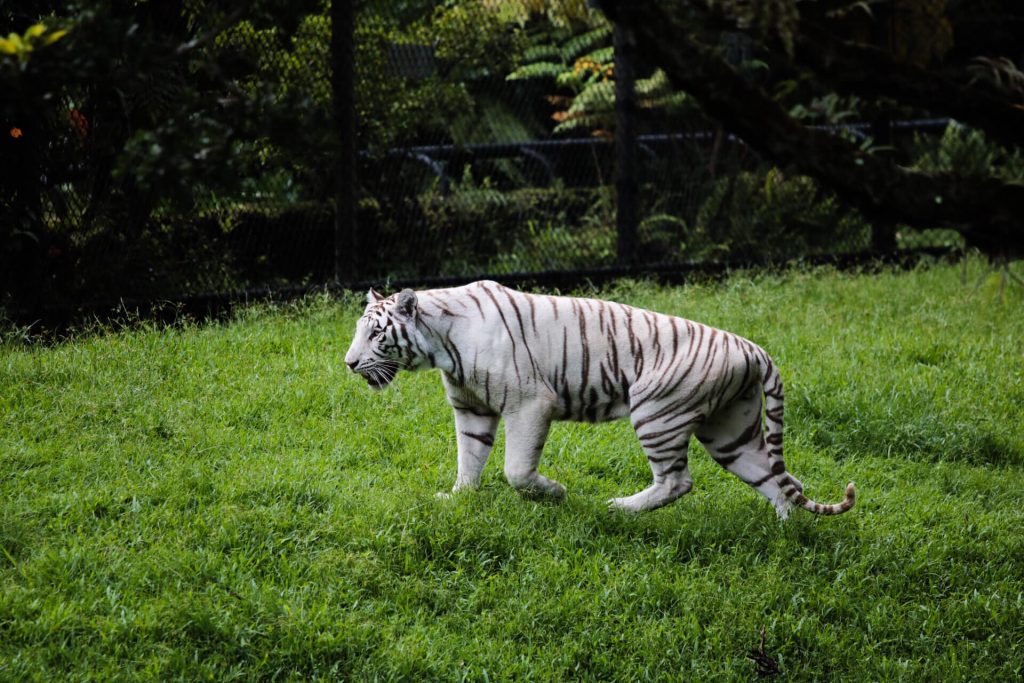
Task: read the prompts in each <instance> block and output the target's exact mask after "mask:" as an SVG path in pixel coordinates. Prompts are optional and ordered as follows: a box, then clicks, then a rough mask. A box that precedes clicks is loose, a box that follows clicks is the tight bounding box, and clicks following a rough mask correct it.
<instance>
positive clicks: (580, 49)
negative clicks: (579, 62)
mask: <svg viewBox="0 0 1024 683" xmlns="http://www.w3.org/2000/svg"><path fill="white" fill-rule="evenodd" d="M611 35H612V28H611V26H600V27H598V28H596V29H594V30H593V31H587V32H586V33H581V34H580V35H578V36H575V37H573V38H570V39H569V40H567V41H566V42H565V44H564V45H562V58H563V59H564V60H565V61H567V62H568V61H572V60H575V59H576V58H577V57H579V56H580V55H581V54H583V53H584V52H585V51H586V50H590V49H592V48H593V47H594V46H596V45H597V44H598V43H599V42H601V41H602V40H607V39H608V38H609V37H611Z"/></svg>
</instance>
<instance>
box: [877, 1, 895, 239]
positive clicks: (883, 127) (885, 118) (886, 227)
mask: <svg viewBox="0 0 1024 683" xmlns="http://www.w3.org/2000/svg"><path fill="white" fill-rule="evenodd" d="M892 4H893V3H892V2H891V0H890V2H884V3H880V4H879V5H876V6H875V10H876V11H875V21H874V27H873V33H874V35H873V38H874V43H875V45H877V46H878V47H879V48H881V49H882V50H885V51H886V52H889V53H892V51H893V45H892V41H893V37H894V34H893V30H892V22H893V19H894V17H895V14H894V12H893V7H892ZM871 137H872V138H874V143H875V145H877V146H879V147H892V142H893V140H892V115H891V114H890V113H889V112H886V111H883V112H881V113H879V114H878V115H876V116H875V117H874V119H873V120H872V121H871ZM871 249H872V251H874V252H876V253H879V254H890V253H893V252H895V251H896V226H895V225H894V224H893V223H891V222H888V221H885V222H879V221H878V220H877V219H876V220H874V221H872V223H871Z"/></svg>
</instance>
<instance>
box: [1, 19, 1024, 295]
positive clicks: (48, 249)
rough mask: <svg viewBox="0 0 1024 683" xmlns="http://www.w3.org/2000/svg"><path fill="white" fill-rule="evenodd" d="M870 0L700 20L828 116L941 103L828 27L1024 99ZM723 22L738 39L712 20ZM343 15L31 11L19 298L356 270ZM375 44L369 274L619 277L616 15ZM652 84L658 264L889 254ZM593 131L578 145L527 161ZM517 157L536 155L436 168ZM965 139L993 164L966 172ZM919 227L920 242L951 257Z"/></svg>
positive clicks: (1004, 73)
mask: <svg viewBox="0 0 1024 683" xmlns="http://www.w3.org/2000/svg"><path fill="white" fill-rule="evenodd" d="M862 5H863V3H857V4H851V5H849V6H845V5H833V4H828V6H827V7H825V6H822V7H817V6H815V7H811V6H807V5H806V4H805V5H803V6H801V7H799V8H797V6H796V5H795V4H794V3H793V2H792V1H791V0H774V1H773V2H770V3H758V4H756V5H750V4H748V3H731V2H715V3H709V4H708V5H707V8H710V9H709V10H707V9H705V10H700V11H697V9H698V8H700V7H703V5H701V4H700V3H695V4H692V5H691V6H689V10H688V11H691V12H692V13H694V14H693V16H694V18H695V21H694V22H693V24H692V25H693V27H695V28H694V31H695V32H696V33H697V34H699V36H700V37H701V38H702V39H703V40H706V41H707V43H708V44H709V45H711V46H712V47H713V48H714V50H715V52H716V54H721V55H722V56H723V57H724V58H725V59H726V61H727V62H728V63H729V64H730V65H731V68H732V69H734V71H735V73H737V74H738V75H739V76H740V77H741V78H742V79H743V80H744V82H746V83H749V84H753V85H756V86H757V87H758V88H760V89H761V90H763V91H764V92H765V93H768V94H769V96H770V98H771V99H772V101H773V102H775V103H776V104H777V105H778V106H779V107H781V108H782V109H784V110H785V112H787V113H788V115H789V116H791V117H792V118H793V119H794V120H796V121H799V122H801V123H806V124H816V125H836V124H843V123H850V122H854V121H867V122H873V123H875V124H877V123H878V121H883V122H885V121H889V120H892V119H893V118H898V117H913V116H917V115H920V114H924V113H927V111H925V110H923V109H922V108H921V107H913V106H909V107H908V106H902V105H895V104H894V103H893V102H891V101H888V100H885V99H879V98H877V97H869V96H866V95H864V94H863V93H861V94H860V95H858V94H855V93H849V92H840V89H839V88H836V87H834V84H833V83H831V82H829V81H827V80H824V81H823V80H821V79H817V78H816V77H815V76H814V74H813V73H811V72H810V71H808V70H807V69H805V68H803V67H802V66H801V65H800V63H799V62H798V61H796V57H799V56H800V54H799V50H800V48H801V43H800V38H801V34H800V30H801V26H803V24H802V22H804V21H806V20H815V21H816V20H818V19H821V18H822V17H826V18H827V20H828V21H829V22H831V24H830V25H834V26H838V27H839V29H837V30H841V32H842V36H843V37H844V38H845V39H848V40H851V41H854V42H858V41H859V42H858V44H859V43H871V42H874V43H878V42H879V41H883V42H885V43H886V50H887V51H888V53H889V54H890V55H891V56H892V58H893V59H896V60H898V61H899V62H900V63H904V64H912V65H915V66H916V67H928V68H932V67H936V68H937V67H941V66H943V65H946V64H949V65H954V66H963V65H965V64H966V65H967V66H968V69H969V74H970V78H971V79H973V80H972V82H973V83H975V84H976V85H978V84H987V85H986V87H988V86H991V87H992V88H995V89H1001V90H1006V91H1008V92H1014V91H1015V89H1016V91H1022V89H1024V86H1022V83H1024V76H1021V75H1020V71H1018V70H1017V69H1016V66H1015V65H1014V63H1013V62H1012V61H1009V60H1006V59H1003V58H1001V57H997V56H992V55H988V56H983V57H978V54H979V51H980V50H981V47H980V45H979V41H978V39H977V35H976V33H972V32H971V31H972V30H974V31H976V30H977V29H972V28H971V27H972V26H974V25H973V24H971V23H970V22H969V21H968V14H967V11H966V10H965V9H964V7H962V6H961V4H959V3H956V2H949V3H945V2H909V1H908V2H905V3H896V4H895V5H893V8H892V12H891V13H888V14H887V13H886V12H887V10H886V9H885V7H877V8H874V9H872V8H871V7H867V6H862ZM872 7H873V6H872ZM797 9H799V10H800V11H799V12H797ZM997 9H998V8H997ZM869 10H870V11H869ZM707 11H710V12H712V13H717V14H715V16H718V17H720V18H722V17H724V18H725V19H726V20H727V21H726V22H725V23H724V24H723V23H720V24H713V25H711V26H710V27H708V26H707V25H706V24H705V23H702V22H701V21H697V20H698V19H701V18H702V17H704V16H705V15H706V13H707ZM872 12H874V13H877V17H876V16H875V15H874V14H872ZM993 12H997V10H993ZM801 13H802V14H801ZM986 16H987V15H986ZM330 17H331V5H330V2H329V0H305V1H304V2H300V3H297V4H296V3H284V2H281V1H279V0H261V2H257V3H249V4H247V5H246V7H245V8H244V9H240V8H238V7H236V6H235V5H234V4H233V3H225V2H218V1H217V0H190V2H187V3H184V4H181V3H174V2H167V1H166V0H147V1H145V2H123V1H118V0H75V1H74V2H56V1H51V2H44V3H38V2H9V3H5V4H4V6H3V8H2V9H0V35H3V36H7V37H4V38H2V39H0V88H2V89H3V91H4V93H5V97H4V99H3V101H2V103H0V124H2V125H0V154H2V157H3V159H4V160H5V162H4V163H3V164H2V165H0V187H2V189H3V191H2V192H0V212H2V215H0V260H2V265H3V267H2V268H0V291H2V292H3V294H2V296H0V299H2V300H0V305H2V306H7V307H10V308H16V309H21V310H34V309H38V308H39V307H41V306H43V305H58V306H59V305H74V304H81V303H87V302H90V301H92V302H110V301H112V300H115V299H117V298H119V297H127V298H130V299H151V298H154V297H164V296H171V297H177V296H182V295H187V294H195V293H201V292H207V291H238V290H243V289H246V288H250V287H256V286H258V287H267V286H270V287H275V286H287V285H303V284H307V283H314V282H324V281H326V280H327V279H329V278H330V277H331V276H332V271H331V268H332V259H331V256H330V255H331V252H332V251H333V236H332V230H333V229H334V218H333V216H334V213H335V212H334V204H333V202H334V194H335V192H336V178H337V170H338V144H339V140H338V136H337V135H336V134H335V122H334V121H335V120H334V117H335V113H336V112H335V109H334V107H335V104H336V103H335V101H334V97H333V93H332V86H331V73H332V55H331V52H330V35H331V18H330ZM978 21H981V20H980V19H978ZM883 23H884V25H885V27H886V28H885V31H883V32H882V33H879V31H880V30H881V29H880V26H881V25H882V24H883ZM733 25H734V26H733ZM986 25H990V24H986ZM723 27H725V28H728V29H729V30H724V31H723V30H722V29H723ZM737 27H738V28H737ZM965 27H966V28H965ZM968 29H970V30H968ZM997 35H998V34H997ZM1003 42H1005V40H1003ZM999 44H1000V45H1001V44H1002V43H999ZM352 49H353V50H354V52H355V61H356V74H355V76H356V82H355V112H356V118H357V120H358V133H357V135H358V144H357V147H358V149H359V150H361V152H360V158H359V169H358V173H357V177H358V183H359V187H358V188H357V196H358V198H359V199H358V210H357V217H358V221H359V232H360V235H361V243H362V248H363V257H362V258H361V259H360V261H359V264H360V268H361V269H362V270H361V271H360V272H353V273H349V274H347V278H348V279H350V280H353V279H359V278H382V277H388V276H400V275H408V276H413V277H422V276H430V275H446V274H468V273H480V272H491V273H500V272H508V271H520V270H535V269H544V270H547V269H560V268H587V267H594V266H602V265H609V264H612V263H614V262H615V260H616V253H615V246H614V245H615V242H616V235H615V199H614V194H613V193H612V192H611V184H612V178H613V174H614V162H613V157H612V142H613V140H614V138H615V134H616V131H615V122H614V117H613V115H612V111H613V104H614V88H615V85H616V82H615V81H616V75H615V67H614V50H613V48H612V28H611V24H610V23H609V21H608V20H607V18H606V17H605V16H604V15H603V14H602V13H601V12H599V11H597V10H595V9H592V8H590V7H589V6H588V4H587V3H586V2H583V1H582V0H571V1H569V0H566V1H562V2H535V1H533V0H530V1H528V2H527V1H524V2H495V1H492V0H447V1H446V2H432V1H427V0H408V1H403V2H364V3H361V4H359V5H358V7H357V12H356V25H355V30H354V42H353V46H352ZM794 55H795V56H794ZM635 66H636V70H637V82H636V100H635V104H636V107H635V109H636V127H637V131H638V132H639V133H640V134H641V136H642V137H643V136H647V137H645V138H644V139H643V140H642V143H641V146H640V152H639V154H640V156H641V169H642V170H641V173H640V177H638V178H637V181H638V184H639V188H638V190H639V198H640V204H641V207H640V209H641V211H640V213H641V215H640V225H639V240H640V244H639V245H638V252H639V254H640V256H641V258H642V260H643V261H645V262H647V263H651V262H653V261H659V262H672V261H695V260H696V261H700V260H707V259H718V258H738V259H741V260H751V259H755V258H756V259H765V258H768V259H772V260H785V259H789V258H793V257H800V256H804V255H808V254H814V253H820V252H822V251H829V250H836V249H838V250H843V251H857V250H863V249H867V248H870V247H872V245H873V244H874V243H873V242H872V241H871V240H872V235H874V234H875V233H874V232H873V230H872V228H871V227H870V226H869V223H868V222H867V221H866V220H865V218H864V217H862V216H861V215H859V214H858V213H856V211H854V210H851V208H850V207H849V204H847V203H845V202H839V201H837V199H836V198H835V196H834V195H833V194H832V193H831V192H830V191H828V190H827V189H826V186H825V185H822V184H821V183H819V182H818V181H817V180H815V179H812V178H811V177H809V176H808V175H807V174H806V173H803V172H802V171H801V170H800V169H798V168H794V167H793V165H792V164H788V163H778V164H773V163H769V162H768V161H766V159H765V158H764V156H761V155H758V154H755V153H753V152H752V151H751V149H750V148H748V147H746V146H744V145H743V143H740V142H739V141H737V140H735V139H733V138H731V137H730V136H729V135H728V131H727V130H725V129H724V128H723V127H721V126H720V125H719V124H718V122H717V121H715V120H714V119H713V118H710V117H708V115H707V112H706V111H705V109H704V108H703V107H702V106H701V104H700V103H698V101H697V100H696V99H695V98H693V97H692V96H691V95H690V94H689V93H686V92H684V91H683V90H681V89H680V88H679V87H677V85H678V84H676V85H673V83H672V80H671V79H670V77H669V74H667V72H666V71H665V70H663V69H661V68H658V67H657V65H655V64H654V63H653V62H646V61H644V60H641V61H640V63H638V64H636V65H635ZM883 129H884V127H883V128H880V127H877V126H876V127H867V128H865V127H862V128H859V129H857V131H855V132H847V133H843V135H844V136H845V137H846V138H848V139H849V141H850V142H851V144H854V145H856V148H857V150H858V153H863V154H865V155H867V157H866V158H868V159H885V160H887V161H892V162H894V163H898V164H901V165H902V167H904V168H910V169H915V170H918V171H921V172H923V173H928V174H930V175H937V176H949V175H954V176H958V177H959V176H962V175H964V174H967V173H968V168H970V169H972V170H971V171H970V173H972V174H973V175H972V176H971V177H974V178H993V177H994V178H997V179H1000V180H1003V181H1007V182H1011V183H1016V182H1018V180H1019V178H1020V173H1021V171H1020V166H1021V161H1020V156H1019V152H1017V151H1015V148H1014V146H1013V145H1009V144H1007V143H1006V141H1005V140H1004V139H1002V138H1000V137H999V136H992V135H988V136H982V134H981V133H979V132H977V130H976V129H972V128H968V127H967V126H965V125H963V124H960V125H956V126H954V127H951V128H950V132H947V133H946V137H944V138H942V137H940V136H938V135H930V136H929V135H917V136H916V137H915V136H912V135H903V136H900V135H899V134H897V133H893V135H891V136H890V135H883V136H882V139H879V137H878V133H879V131H881V130H883ZM951 136H953V137H951ZM954 137H956V140H954ZM569 138H572V139H573V140H574V145H573V146H568V147H564V148H556V147H547V148H543V150H542V151H537V150H538V149H539V148H531V149H530V150H529V151H524V150H523V149H517V148H516V145H519V144H521V143H525V142H528V141H533V140H542V141H544V140H556V141H557V140H564V139H569ZM958 140H959V142H957V141H958ZM581 142H582V143H588V144H579V143H581ZM494 144H501V145H505V146H507V147H508V149H509V150H511V151H506V152H502V153H494V154H491V153H486V154H479V155H474V154H469V153H465V154H462V155H461V156H460V155H459V154H458V153H452V152H450V151H444V150H442V151H440V152H435V151H431V150H430V149H428V150H427V151H417V150H418V149H419V148H420V147H421V146H427V147H428V148H429V147H430V146H438V145H451V146H455V148H456V149H464V148H465V147H466V146H473V145H494ZM954 146H955V147H957V148H958V149H961V150H962V152H957V154H962V153H964V152H965V151H968V150H969V151H970V154H971V159H972V160H973V161H972V162H971V163H972V164H974V165H970V166H969V165H967V164H965V163H964V160H963V159H962V158H961V156H954V157H950V156H949V155H948V152H949V150H950V149H951V148H952V147H954ZM446 149H447V148H446ZM431 155H433V156H431ZM919 227H921V226H919ZM923 227H931V226H923ZM895 230H896V232H898V234H900V235H902V236H903V239H902V240H901V241H900V246H913V245H915V244H922V243H923V242H921V241H920V240H922V239H926V238H923V237H921V235H922V233H920V232H917V231H914V230H909V229H907V228H905V227H897V228H895ZM915 240H918V241H915ZM943 240H944V241H945V240H946V238H943Z"/></svg>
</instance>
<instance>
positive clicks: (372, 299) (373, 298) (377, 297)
mask: <svg viewBox="0 0 1024 683" xmlns="http://www.w3.org/2000/svg"><path fill="white" fill-rule="evenodd" d="M383 300H384V295H383V294H381V293H380V292H378V291H377V290H376V289H374V288H373V287H370V291H369V292H367V293H366V303H368V304H375V303H377V302H378V301H383Z"/></svg>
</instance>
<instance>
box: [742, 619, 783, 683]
mask: <svg viewBox="0 0 1024 683" xmlns="http://www.w3.org/2000/svg"><path fill="white" fill-rule="evenodd" d="M747 659H749V660H752V661H753V662H754V665H755V666H756V667H757V675H758V676H760V677H761V678H773V677H775V676H778V675H779V674H780V673H782V671H781V669H779V663H778V662H777V661H775V658H774V657H771V656H769V655H768V653H767V652H765V649H764V626H762V627H761V646H760V647H758V648H757V649H756V650H751V651H750V652H748V653H747Z"/></svg>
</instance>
